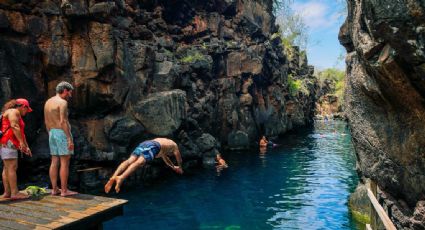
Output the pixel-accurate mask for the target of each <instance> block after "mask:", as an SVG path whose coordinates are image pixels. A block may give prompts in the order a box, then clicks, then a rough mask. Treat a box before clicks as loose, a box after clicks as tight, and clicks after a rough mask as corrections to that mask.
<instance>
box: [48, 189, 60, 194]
mask: <svg viewBox="0 0 425 230" xmlns="http://www.w3.org/2000/svg"><path fill="white" fill-rule="evenodd" d="M60 193H61V190H60V189H58V188H57V189H52V192H51V193H50V194H52V196H57V195H59V194H60Z"/></svg>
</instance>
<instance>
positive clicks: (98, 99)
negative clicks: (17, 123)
mask: <svg viewBox="0 0 425 230" xmlns="http://www.w3.org/2000/svg"><path fill="white" fill-rule="evenodd" d="M272 2H273V1H271V0H262V1H254V0H208V1H153V0H143V1H131V0H127V1H124V0H115V1H93V0H90V1H82V0H72V1H66V0H63V1H59V0H44V1H42V2H40V1H31V0H30V1H24V2H19V1H0V32H1V34H0V82H1V87H0V90H1V91H0V103H1V104H3V103H4V102H5V101H6V100H7V99H9V98H14V97H18V96H19V97H27V98H29V100H30V102H31V104H32V107H33V108H35V112H34V113H32V114H31V115H30V116H29V117H28V120H27V123H28V127H29V129H28V133H29V134H28V135H27V136H28V137H29V138H31V142H32V143H33V144H32V147H33V148H34V149H37V150H39V151H40V152H42V153H43V154H40V155H39V156H40V157H41V158H48V157H49V155H48V154H47V153H48V151H47V150H48V149H47V148H46V143H45V140H46V134H45V133H43V131H44V128H43V123H42V121H43V119H42V108H43V104H44V101H45V100H46V99H47V98H48V97H50V96H52V95H54V89H55V86H56V85H57V83H58V82H59V81H61V80H67V81H69V82H71V83H72V84H73V85H74V86H75V92H74V97H73V99H72V101H71V103H70V111H71V114H70V117H71V122H72V127H73V134H74V137H75V141H76V158H77V159H79V160H85V161H89V160H90V161H105V160H117V159H121V158H122V157H124V156H128V153H129V151H131V149H132V147H133V146H134V145H135V144H137V143H138V142H140V141H142V140H144V139H146V138H151V137H154V136H168V137H171V138H173V139H175V140H176V141H177V142H178V143H179V145H180V148H181V150H182V151H181V152H182V154H183V156H184V157H185V156H187V157H202V156H210V155H212V154H213V153H215V152H216V149H217V148H218V147H219V146H227V145H229V140H230V142H231V144H232V145H236V146H234V147H235V148H240V147H247V146H248V145H249V144H251V143H255V142H254V141H257V140H258V137H259V135H261V134H266V135H269V136H276V135H279V134H283V133H284V132H286V131H287V130H288V129H290V128H292V127H296V126H299V125H306V124H308V123H309V122H310V120H311V118H312V114H313V109H314V98H315V97H314V91H315V87H316V83H315V80H314V79H313V78H312V67H311V66H308V65H307V60H306V58H305V57H302V58H301V57H300V55H299V54H298V53H296V54H294V55H291V58H288V57H287V56H286V55H285V53H284V51H283V47H282V45H281V44H280V42H278V41H277V40H276V39H274V40H273V41H272V39H271V35H272V34H273V33H275V32H276V31H277V28H276V27H275V25H274V16H273V15H272V4H273V3H272ZM61 5H62V7H61ZM289 73H291V74H292V75H293V76H294V78H297V79H309V81H310V82H311V84H310V88H309V92H307V94H306V93H303V92H300V93H299V94H297V95H296V96H292V95H289V94H288V86H287V77H288V74H289ZM289 105H290V106H291V108H290V109H289V108H288V107H289ZM37 130H41V134H39V135H37V134H36V131H37ZM213 139H215V140H213ZM35 140H37V141H35ZM197 140H199V141H201V142H202V143H208V148H206V147H205V146H198V145H197V144H196V142H197ZM212 143H214V144H212ZM210 147H211V148H210ZM214 150H215V151H214ZM34 154H35V155H36V154H37V151H35V152H34Z"/></svg>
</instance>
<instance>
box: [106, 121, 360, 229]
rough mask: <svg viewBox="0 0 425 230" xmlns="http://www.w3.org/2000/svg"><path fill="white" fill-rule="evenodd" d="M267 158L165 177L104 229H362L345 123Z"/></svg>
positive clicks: (137, 191)
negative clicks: (352, 204)
mask: <svg viewBox="0 0 425 230" xmlns="http://www.w3.org/2000/svg"><path fill="white" fill-rule="evenodd" d="M277 142H278V143H280V144H281V145H280V146H279V147H277V148H274V149H269V150H268V151H267V152H266V153H259V152H257V151H256V152H238V153H224V154H223V155H224V158H225V159H226V161H227V163H228V164H229V166H230V167H229V168H227V169H225V170H223V171H222V172H220V173H219V174H217V172H216V171H215V169H200V170H199V172H198V173H197V174H196V175H186V176H181V177H178V176H175V177H170V178H165V179H162V180H161V181H158V182H157V183H155V184H153V185H151V186H149V187H142V186H140V187H137V188H134V189H132V190H129V191H125V193H123V194H120V195H119V197H121V198H124V199H128V200H129V201H130V202H129V204H128V205H127V206H126V207H125V212H124V216H122V217H118V218H115V219H113V220H111V221H109V222H106V223H105V224H104V228H105V229H127V230H130V229H357V228H358V227H357V224H356V223H354V222H353V221H352V220H351V217H350V214H349V211H348V208H347V199H348V196H349V194H350V193H351V192H352V191H354V189H355V186H356V185H357V182H358V178H357V174H356V172H355V156H354V150H353V147H352V144H351V137H350V135H349V132H348V130H347V129H346V127H345V123H343V122H339V121H333V122H329V123H327V124H325V123H323V122H317V123H316V124H315V128H314V129H309V130H302V131H299V132H297V133H291V134H287V135H286V136H285V137H283V138H281V139H279V140H277Z"/></svg>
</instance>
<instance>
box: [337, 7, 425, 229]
mask: <svg viewBox="0 0 425 230" xmlns="http://www.w3.org/2000/svg"><path fill="white" fill-rule="evenodd" d="M347 2H348V17H347V20H346V22H345V24H344V25H343V26H342V27H341V30H340V35H339V40H340V42H341V44H343V45H344V46H345V48H346V50H347V52H348V55H347V58H346V62H347V80H346V83H347V85H346V87H347V90H346V94H345V98H346V107H347V111H346V112H347V116H348V119H349V122H350V126H351V131H352V136H353V141H354V145H355V149H356V153H357V157H358V170H359V172H360V174H361V175H362V176H363V177H366V178H371V179H373V180H374V181H376V182H377V184H378V185H379V186H380V188H381V190H382V191H383V192H382V193H381V197H380V200H381V202H382V204H383V205H384V207H385V209H387V210H388V213H389V214H390V217H391V218H392V220H393V221H394V222H395V223H396V225H397V227H398V228H399V229H404V228H406V229H424V228H425V100H424V99H425V78H424V76H425V3H424V1H417V0H407V1H382V0H349V1H347Z"/></svg>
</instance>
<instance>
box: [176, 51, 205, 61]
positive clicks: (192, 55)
mask: <svg viewBox="0 0 425 230" xmlns="http://www.w3.org/2000/svg"><path fill="white" fill-rule="evenodd" d="M206 60H207V59H206V58H205V57H204V55H202V54H201V53H200V52H199V51H195V52H193V53H190V54H189V53H188V54H187V56H185V57H183V58H182V59H180V61H181V62H183V63H194V62H196V61H206Z"/></svg>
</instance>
